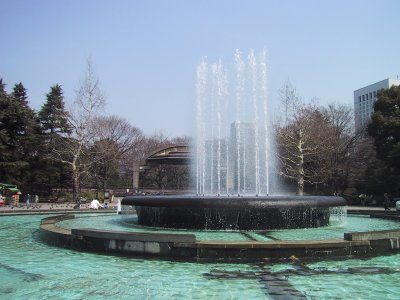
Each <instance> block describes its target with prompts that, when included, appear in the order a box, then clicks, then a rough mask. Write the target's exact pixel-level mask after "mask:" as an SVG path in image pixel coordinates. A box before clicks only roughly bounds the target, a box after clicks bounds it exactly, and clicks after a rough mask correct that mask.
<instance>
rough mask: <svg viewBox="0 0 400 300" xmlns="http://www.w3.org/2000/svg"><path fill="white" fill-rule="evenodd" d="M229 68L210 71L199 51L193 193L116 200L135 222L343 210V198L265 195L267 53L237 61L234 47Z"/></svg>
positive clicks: (289, 217)
mask: <svg viewBox="0 0 400 300" xmlns="http://www.w3.org/2000/svg"><path fill="white" fill-rule="evenodd" d="M246 62H247V63H246ZM234 69H235V72H236V73H235V76H231V77H230V76H229V73H228V72H227V71H226V70H229V68H226V67H225V66H224V65H223V64H222V61H221V60H220V61H218V63H213V64H211V70H210V68H209V64H208V62H207V60H206V59H205V58H203V60H202V62H201V63H200V64H199V66H198V67H197V83H196V107H197V115H196V122H197V126H196V134H197V137H196V147H195V155H196V161H195V162H196V163H195V170H196V192H197V195H196V196H194V195H193V196H166V197H164V196H154V197H153V196H150V197H138V196H128V197H125V198H124V199H123V200H122V204H123V206H126V207H129V206H131V205H134V206H135V209H136V212H137V215H138V223H139V224H142V225H147V226H158V227H168V228H195V229H235V230H255V229H257V230H269V229H282V228H305V227H319V226H326V225H328V224H329V219H330V215H331V213H332V212H334V213H337V212H339V214H342V212H345V209H344V207H345V205H346V201H345V200H344V199H343V198H341V197H320V196H307V197H300V196H276V195H272V196H271V195H270V194H273V193H274V190H273V189H271V185H270V183H271V181H272V179H271V178H272V177H273V176H271V175H272V174H273V173H274V172H273V171H274V170H275V166H274V160H273V157H274V155H273V154H271V152H272V150H273V149H274V147H273V143H272V141H273V139H270V138H269V137H270V134H269V132H268V128H270V126H269V123H268V122H269V118H268V105H269V104H268V97H267V95H268V90H267V64H266V52H265V51H262V52H261V54H260V55H259V56H256V54H255V53H254V51H253V50H251V51H250V53H249V54H248V56H247V60H243V59H242V55H241V53H240V51H239V50H237V51H236V52H235V67H234ZM210 78H211V80H210ZM230 81H232V82H233V84H229V82H230ZM229 88H231V89H232V90H233V92H232V91H230V90H229ZM233 195H235V196H233ZM336 207H339V208H336Z"/></svg>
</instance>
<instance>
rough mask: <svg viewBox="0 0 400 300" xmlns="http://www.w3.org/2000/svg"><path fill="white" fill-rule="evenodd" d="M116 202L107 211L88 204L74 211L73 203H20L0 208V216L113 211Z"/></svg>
mask: <svg viewBox="0 0 400 300" xmlns="http://www.w3.org/2000/svg"><path fill="white" fill-rule="evenodd" d="M117 203H118V200H117V201H114V202H113V203H109V204H108V208H107V209H99V210H97V209H89V203H87V204H81V207H80V208H79V209H74V206H75V204H74V203H63V204H60V203H33V204H30V205H28V206H27V205H26V204H25V203H21V204H20V205H19V206H18V207H17V206H10V205H6V206H0V214H9V213H11V214H22V213H31V214H35V213H51V212H57V213H59V212H76V213H79V212H106V211H115V210H116V209H117Z"/></svg>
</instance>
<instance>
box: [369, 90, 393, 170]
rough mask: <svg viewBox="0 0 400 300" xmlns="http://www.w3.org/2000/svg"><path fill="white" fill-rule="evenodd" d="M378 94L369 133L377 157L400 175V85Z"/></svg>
mask: <svg viewBox="0 0 400 300" xmlns="http://www.w3.org/2000/svg"><path fill="white" fill-rule="evenodd" d="M378 95H379V98H378V101H377V102H376V103H375V105H374V110H375V113H374V114H373V116H372V122H371V123H370V125H369V126H368V134H369V135H370V136H372V137H373V139H374V146H375V148H376V153H377V158H378V159H380V160H382V161H384V162H386V163H387V165H388V166H390V167H391V168H392V169H393V170H394V171H395V173H397V174H399V175H400V87H395V86H393V87H391V88H390V89H388V90H382V91H380V92H379V94H378Z"/></svg>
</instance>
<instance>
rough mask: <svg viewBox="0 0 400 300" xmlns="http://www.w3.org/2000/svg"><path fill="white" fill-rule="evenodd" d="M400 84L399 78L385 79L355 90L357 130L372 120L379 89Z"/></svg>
mask: <svg viewBox="0 0 400 300" xmlns="http://www.w3.org/2000/svg"><path fill="white" fill-rule="evenodd" d="M393 85H396V86H397V85H400V80H398V79H389V78H387V79H385V80H382V81H379V82H376V83H374V84H370V85H368V86H365V87H363V88H361V89H358V90H356V91H354V121H355V129H356V132H359V131H361V130H362V129H363V128H365V126H366V125H367V124H368V122H369V121H370V120H371V115H372V114H373V113H374V103H375V101H376V100H377V99H378V91H379V90H381V89H389V88H390V87H391V86H393Z"/></svg>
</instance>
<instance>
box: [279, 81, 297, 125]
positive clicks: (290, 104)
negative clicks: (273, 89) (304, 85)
mask: <svg viewBox="0 0 400 300" xmlns="http://www.w3.org/2000/svg"><path fill="white" fill-rule="evenodd" d="M279 96H280V100H281V108H282V112H283V115H284V120H283V126H288V124H289V123H290V122H291V120H292V119H293V117H294V116H295V114H296V113H297V110H298V109H299V108H300V107H302V106H303V104H302V101H301V98H300V97H299V96H298V95H297V91H296V88H295V87H293V85H292V84H291V83H290V81H289V80H287V81H286V82H285V84H284V85H283V86H282V88H281V89H280V90H279Z"/></svg>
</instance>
